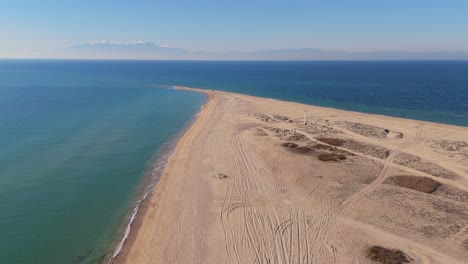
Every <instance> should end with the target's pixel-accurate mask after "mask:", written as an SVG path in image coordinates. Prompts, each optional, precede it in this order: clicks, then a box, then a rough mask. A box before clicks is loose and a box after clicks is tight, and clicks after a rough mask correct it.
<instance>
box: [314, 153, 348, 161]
mask: <svg viewBox="0 0 468 264" xmlns="http://www.w3.org/2000/svg"><path fill="white" fill-rule="evenodd" d="M318 159H319V160H321V161H338V160H345V159H346V156H345V155H343V154H335V153H320V154H319V155H318Z"/></svg>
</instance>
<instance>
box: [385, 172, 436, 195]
mask: <svg viewBox="0 0 468 264" xmlns="http://www.w3.org/2000/svg"><path fill="white" fill-rule="evenodd" d="M389 180H390V181H391V182H392V183H394V184H396V185H398V186H400V187H403V188H408V189H412V190H415V191H419V192H423V193H433V192H435V191H436V190H437V188H439V187H440V186H441V185H442V184H441V183H440V182H438V181H435V180H433V179H431V178H428V177H420V176H404V175H398V176H393V177H391V178H390V179H389Z"/></svg>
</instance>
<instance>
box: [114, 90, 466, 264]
mask: <svg viewBox="0 0 468 264" xmlns="http://www.w3.org/2000/svg"><path fill="white" fill-rule="evenodd" d="M174 88H175V89H182V90H189V91H193V92H200V93H204V94H205V95H207V97H208V98H207V101H206V103H205V104H204V105H203V107H202V109H201V111H200V112H199V113H198V115H197V118H196V119H195V120H194V121H193V122H192V123H191V124H190V125H189V126H188V127H187V129H186V130H184V133H182V135H181V137H180V138H179V139H178V141H177V142H176V146H175V148H174V149H173V153H172V155H171V156H170V157H169V159H168V161H167V163H166V166H165V168H164V169H163V171H162V172H161V176H160V177H159V180H158V181H157V182H156V184H155V186H153V187H152V191H151V192H150V193H149V195H148V197H149V198H147V199H144V200H143V202H142V203H141V205H140V209H139V211H138V216H137V217H136V218H135V221H134V222H133V223H132V224H131V226H132V232H130V234H129V236H128V238H127V240H126V241H125V243H124V245H123V248H122V250H121V251H120V254H118V255H117V257H116V258H115V260H114V261H113V262H112V263H134V262H133V261H135V259H130V258H132V257H136V256H139V259H138V261H136V263H148V262H149V261H148V260H150V259H151V260H152V262H154V261H161V262H162V263H164V261H163V260H162V259H159V257H161V258H163V259H164V258H165V259H166V260H167V258H168V257H167V256H161V255H159V253H158V255H152V256H141V254H143V253H142V252H145V253H149V252H148V250H150V249H151V248H152V246H151V244H152V243H153V242H151V240H152V237H151V236H155V235H158V233H154V231H155V230H156V229H152V230H144V228H145V226H144V224H147V226H146V228H148V222H149V221H156V220H155V217H156V216H158V217H161V215H162V213H161V212H160V211H161V210H162V206H164V204H163V203H167V204H172V202H171V201H168V200H167V199H165V200H164V201H162V199H163V198H165V197H166V196H168V195H169V194H168V192H170V191H171V190H170V188H169V186H168V185H169V183H172V184H173V182H174V181H176V180H173V179H171V178H169V174H172V173H173V171H174V170H176V169H175V167H177V166H180V165H181V164H180V162H181V159H187V158H189V157H187V156H186V155H187V153H189V152H190V151H193V149H191V147H190V146H189V145H190V144H189V143H190V142H192V143H193V140H194V138H198V137H200V133H201V132H200V131H202V130H203V129H204V128H205V127H206V126H207V123H208V122H210V119H211V117H213V115H215V113H216V112H217V111H218V110H220V109H217V108H219V107H220V105H219V103H220V102H217V101H219V100H224V101H226V98H229V97H233V98H234V99H233V100H246V101H249V102H250V103H252V102H259V103H261V104H264V105H265V104H267V105H268V104H271V105H281V107H283V108H284V105H287V106H288V107H289V106H290V107H291V108H297V109H301V110H300V111H303V110H302V109H304V108H306V109H313V110H314V111H311V112H312V118H319V117H321V116H330V117H332V118H336V117H337V116H338V117H340V118H350V119H357V120H364V123H373V122H377V124H379V123H382V122H384V123H385V122H387V123H388V122H389V123H398V124H400V125H401V126H403V127H406V126H413V125H417V126H425V127H430V129H431V130H450V131H452V132H451V133H460V132H462V133H463V132H466V131H467V128H466V127H463V126H457V125H450V124H443V123H434V122H429V121H420V120H412V119H406V118H401V117H391V116H385V115H376V114H368V113H360V112H353V111H348V110H341V109H335V108H328V107H321V106H313V105H305V104H302V103H296V102H286V101H281V100H277V99H270V98H260V97H254V96H249V95H241V94H234V93H229V92H223V91H214V90H203V89H193V88H188V87H178V86H177V87H174ZM220 97H223V98H222V99H220ZM215 101H216V102H215ZM226 102H229V101H226ZM239 108H240V109H243V108H242V107H239ZM285 109H287V108H285ZM239 111H240V110H239ZM240 112H242V111H240ZM295 112H296V116H297V113H299V110H295ZM314 112H317V113H319V112H320V115H319V116H318V117H316V116H315V115H314ZM250 114H251V113H249V116H250ZM217 116H218V118H219V117H220V116H221V114H219V113H218V114H217ZM299 116H300V115H299ZM312 118H311V119H312ZM380 119H383V121H381V120H380ZM327 123H328V120H327ZM405 129H406V128H405ZM405 135H406V133H405ZM361 136H362V135H360V136H358V138H359V139H361V138H360V137H361ZM188 141H189V142H188ZM374 141H376V140H375V139H370V141H369V142H372V143H374ZM383 145H384V146H387V145H389V144H387V142H384V144H383ZM181 156H184V157H181ZM456 172H457V173H458V174H464V173H463V171H462V170H460V169H459V170H458V171H456ZM466 173H468V172H466ZM175 175H178V174H175ZM462 176H463V177H465V176H466V174H465V175H462ZM173 177H176V176H173ZM177 177H179V178H180V177H181V176H177ZM203 180H205V179H203ZM178 181H180V179H178ZM217 185H218V184H215V189H219V188H218V187H219V186H217ZM463 185H465V187H466V186H468V184H466V183H463ZM173 186H174V185H173ZM465 187H463V189H464V188H465ZM179 188H180V187H179ZM173 191H175V190H173ZM467 191H468V190H467ZM200 192H201V191H198V192H195V193H197V195H202V194H200ZM169 196H170V195H169ZM204 199H206V197H204ZM185 202H186V201H180V200H179V201H177V203H178V204H180V205H181V206H182V208H183V207H184V206H188V205H183V204H184V203H185ZM195 205H196V206H201V205H200V204H195ZM183 210H185V209H183ZM212 210H213V209H211V211H212ZM209 211H210V210H209ZM209 211H207V213H208V212H209ZM167 213H171V214H178V212H177V211H176V210H173V211H171V212H167ZM179 213H180V212H179ZM190 214H193V215H194V216H196V215H197V212H196V211H194V212H190ZM175 219H176V218H175ZM175 219H174V220H175ZM160 224H161V223H160ZM162 224H164V223H162ZM165 224H166V227H167V224H168V222H167V220H166V221H165ZM205 224H206V223H203V224H201V225H202V226H196V225H195V224H193V225H194V228H201V229H203V230H204V232H205V233H208V231H207V230H206V227H205V228H202V227H203V226H204V225H205ZM188 230H192V229H188ZM143 232H144V233H143ZM191 232H194V233H196V234H199V231H195V230H192V231H191ZM151 234H152V235H151ZM161 235H162V233H161ZM218 235H219V234H218ZM218 235H216V233H213V234H212V235H211V236H215V237H217V236H218ZM142 237H143V240H141V238H142ZM195 237H200V238H201V236H200V234H199V235H194V237H193V238H195ZM138 238H140V241H139V243H140V245H139V246H141V245H143V246H146V247H147V248H145V249H138V250H136V251H135V252H132V250H135V243H136V242H137V241H136V240H137V239H138ZM142 241H143V242H142ZM215 241H218V242H221V240H220V238H218V237H217V238H216V239H215ZM142 243H143V244H142ZM177 243H178V244H180V243H182V244H184V243H185V242H183V241H179V242H177ZM407 243H409V242H407ZM155 245H160V246H161V244H154V245H153V246H155ZM413 246H414V245H413ZM166 247H167V246H166ZM188 247H189V249H192V250H194V247H195V248H196V247H197V246H196V245H193V244H192V245H191V246H190V245H188ZM419 248H420V249H421V248H423V247H419ZM153 249H155V248H153ZM155 250H156V249H155ZM204 250H207V249H206V248H205V249H204ZM202 251H203V250H202ZM228 251H229V250H228ZM426 251H427V250H426ZM424 253H425V254H429V253H430V252H429V253H428V252H424ZM182 254H184V253H182ZM228 255H229V253H228ZM155 256H158V257H157V258H155ZM177 256H178V255H177ZM197 256H198V255H197ZM179 257H180V256H179ZM198 257H199V256H198ZM322 257H324V258H325V257H326V256H322ZM172 258H173V257H172ZM180 258H182V257H180ZM180 258H179V260H180ZM205 258H206V256H205V257H203V258H202V259H203V260H205ZM213 258H214V257H213ZM444 258H445V259H449V260H452V259H451V258H450V257H449V256H444ZM182 259H183V258H182Z"/></svg>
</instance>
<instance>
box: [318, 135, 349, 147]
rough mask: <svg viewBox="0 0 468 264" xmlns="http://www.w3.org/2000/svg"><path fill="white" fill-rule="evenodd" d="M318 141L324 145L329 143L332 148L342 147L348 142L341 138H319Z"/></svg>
mask: <svg viewBox="0 0 468 264" xmlns="http://www.w3.org/2000/svg"><path fill="white" fill-rule="evenodd" d="M317 140H318V141H321V142H323V143H327V144H329V145H332V146H342V145H343V144H344V143H345V142H346V140H344V139H341V138H326V137H319V138H317Z"/></svg>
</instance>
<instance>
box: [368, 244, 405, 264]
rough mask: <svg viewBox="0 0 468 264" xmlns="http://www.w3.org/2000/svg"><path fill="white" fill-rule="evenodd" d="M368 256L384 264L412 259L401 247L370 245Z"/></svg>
mask: <svg viewBox="0 0 468 264" xmlns="http://www.w3.org/2000/svg"><path fill="white" fill-rule="evenodd" d="M367 257H368V258H370V259H372V260H374V261H376V262H380V263H383V264H403V263H409V262H410V260H411V258H409V257H408V256H406V254H405V253H403V251H401V250H399V249H388V248H384V247H380V246H372V247H369V248H368V249H367Z"/></svg>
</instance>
